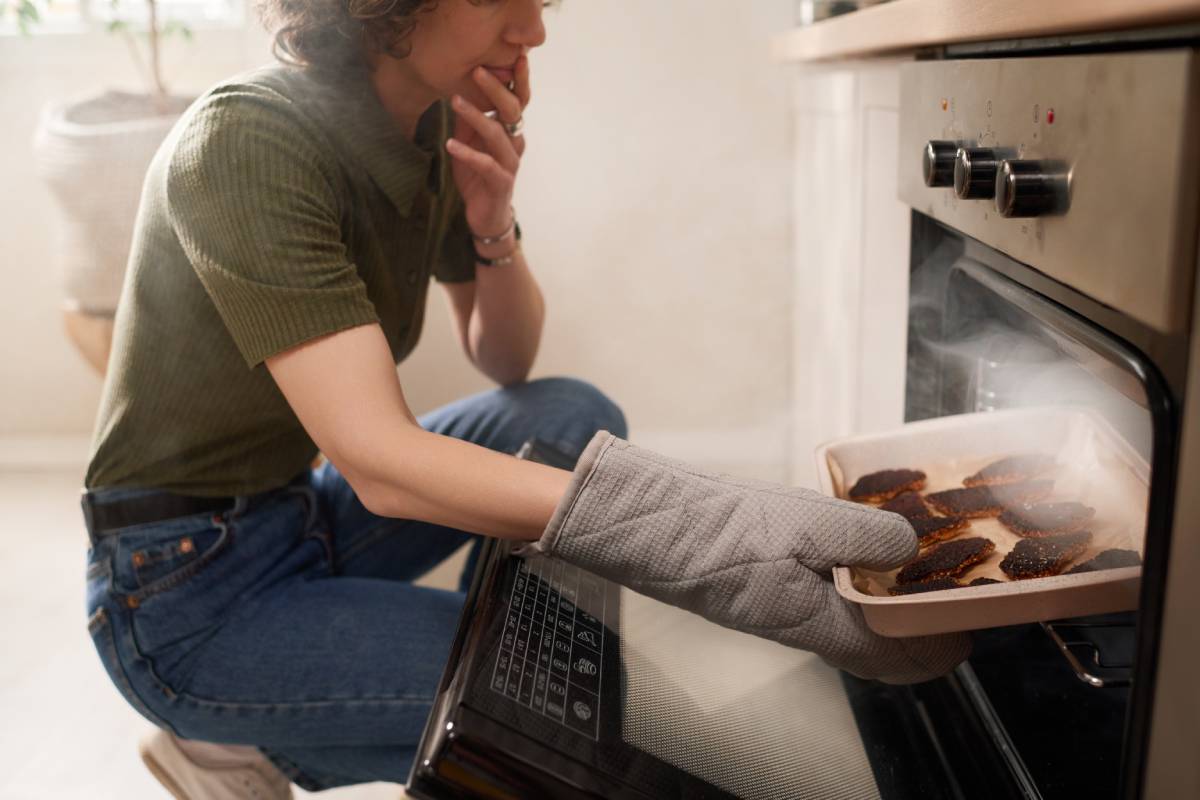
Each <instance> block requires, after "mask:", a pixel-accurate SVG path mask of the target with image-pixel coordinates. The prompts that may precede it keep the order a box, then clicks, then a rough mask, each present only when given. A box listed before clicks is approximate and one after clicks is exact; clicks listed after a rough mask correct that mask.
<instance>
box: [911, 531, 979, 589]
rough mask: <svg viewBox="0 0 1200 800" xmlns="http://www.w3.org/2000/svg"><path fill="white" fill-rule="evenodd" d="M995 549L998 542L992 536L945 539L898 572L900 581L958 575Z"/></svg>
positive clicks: (928, 579)
mask: <svg viewBox="0 0 1200 800" xmlns="http://www.w3.org/2000/svg"><path fill="white" fill-rule="evenodd" d="M995 549H996V545H995V543H994V542H992V540H991V539H984V538H983V537H981V536H974V537H971V538H970V539H955V540H954V541H950V542H944V543H942V544H939V545H938V546H937V547H931V548H930V549H929V550H927V551H925V553H924V554H922V555H920V556H918V557H917V559H916V560H915V561H913V562H911V563H909V564H908V565H906V566H905V567H904V568H903V569H901V570H900V571H899V572H898V573H896V583H901V584H903V583H919V582H921V581H930V580H933V579H935V578H954V577H957V576H959V575H961V574H962V573H964V572H966V571H967V569H969V568H970V567H972V566H974V565H975V564H978V563H979V562H980V561H983V560H984V559H985V558H987V557H988V556H989V555H991V553H992V551H993V550H995Z"/></svg>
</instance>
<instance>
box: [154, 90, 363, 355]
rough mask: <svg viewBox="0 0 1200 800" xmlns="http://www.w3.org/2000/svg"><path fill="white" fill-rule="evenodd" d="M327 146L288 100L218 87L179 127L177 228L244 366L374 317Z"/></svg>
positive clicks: (173, 199) (174, 159) (173, 192)
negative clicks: (348, 238)
mask: <svg viewBox="0 0 1200 800" xmlns="http://www.w3.org/2000/svg"><path fill="white" fill-rule="evenodd" d="M337 176H338V173H337V170H336V167H335V161H334V157H333V155H332V153H331V150H330V147H329V146H328V145H327V144H326V143H325V141H324V140H323V138H322V135H321V134H320V133H319V132H318V131H317V130H315V129H314V128H313V127H312V126H311V125H310V124H308V123H306V121H305V120H304V119H303V117H302V115H300V114H299V113H298V112H297V111H296V110H295V109H294V108H293V107H292V105H291V103H290V101H288V100H287V99H286V98H285V97H283V96H282V95H279V94H277V93H275V92H273V91H271V90H270V89H268V88H265V87H261V86H254V85H238V86H233V87H226V88H224V89H222V90H218V91H216V92H214V93H213V94H211V95H210V96H209V97H207V98H206V99H205V100H204V101H202V104H201V105H200V106H198V107H197V108H196V109H194V111H193V113H192V114H191V116H189V118H188V120H187V121H186V122H185V123H184V126H183V128H182V129H181V130H180V131H179V138H178V140H177V141H176V142H175V145H174V149H173V152H172V153H171V156H170V163H169V165H168V169H167V178H166V180H167V206H168V209H167V210H168V215H169V219H170V221H171V225H172V228H173V229H174V231H175V234H176V236H177V237H178V239H179V243H180V245H181V246H182V248H183V250H184V252H185V253H186V255H187V257H188V260H189V261H190V262H191V264H192V267H193V268H194V269H195V271H196V274H197V276H198V277H199V279H200V282H201V283H202V284H203V285H204V288H205V290H206V291H207V293H208V295H209V297H210V298H211V299H212V302H213V303H214V305H215V306H216V308H217V312H218V313H219V314H220V316H221V319H222V320H223V321H224V323H225V326H226V328H227V329H228V330H229V333H230V335H231V336H232V337H233V340H234V342H235V344H236V345H237V348H238V350H239V351H240V353H241V355H242V358H243V359H244V360H245V362H246V364H247V365H248V366H250V367H254V366H257V365H258V364H260V363H262V362H263V361H264V360H265V359H266V358H267V357H269V356H271V355H274V354H276V353H279V352H282V351H284V350H287V349H289V348H291V347H294V346H296V345H298V344H301V343H303V342H305V341H308V340H310V339H314V338H316V337H319V336H322V335H325V334H328V333H334V332H336V331H339V330H344V329H346V328H351V327H355V326H357V325H363V324H368V323H371V322H377V321H378V319H379V317H378V314H377V312H376V309H375V306H374V304H373V303H372V302H371V300H370V298H369V297H368V294H367V289H366V286H365V285H364V283H363V281H362V279H361V277H360V276H359V274H358V271H357V270H356V269H355V266H354V264H352V263H351V262H350V260H349V257H348V253H347V250H346V246H345V244H344V243H343V240H342V235H341V225H340V218H341V214H340V211H339V209H340V205H341V204H340V203H339V195H338V191H337V186H338V183H337V180H338V177H337Z"/></svg>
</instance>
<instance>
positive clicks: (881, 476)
mask: <svg viewBox="0 0 1200 800" xmlns="http://www.w3.org/2000/svg"><path fill="white" fill-rule="evenodd" d="M924 486H925V473H924V472H921V470H919V469H884V470H880V471H879V472H872V473H871V474H870V475H863V476H862V477H861V478H859V479H858V481H857V482H855V484H854V485H853V486H851V487H850V499H851V500H856V501H858V502H860V503H877V502H879V501H880V500H891V499H892V498H893V497H895V496H896V495H898V494H900V493H901V492H908V491H916V490H918V489H921V488H923V487H924Z"/></svg>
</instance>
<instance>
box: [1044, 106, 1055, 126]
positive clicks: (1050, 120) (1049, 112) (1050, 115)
mask: <svg viewBox="0 0 1200 800" xmlns="http://www.w3.org/2000/svg"><path fill="white" fill-rule="evenodd" d="M1046 124H1047V125H1053V124H1054V109H1053V108H1047V109H1046Z"/></svg>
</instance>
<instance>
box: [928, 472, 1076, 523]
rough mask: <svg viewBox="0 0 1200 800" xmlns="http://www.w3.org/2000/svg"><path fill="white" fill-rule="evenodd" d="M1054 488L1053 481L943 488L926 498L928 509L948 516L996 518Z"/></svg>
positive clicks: (1035, 499) (1042, 496) (1042, 495)
mask: <svg viewBox="0 0 1200 800" xmlns="http://www.w3.org/2000/svg"><path fill="white" fill-rule="evenodd" d="M1053 488H1054V482H1053V481H1025V482H1024V483H1011V484H1007V485H1004V486H972V487H970V488H967V489H946V490H945V491H941V492H933V493H931V494H928V495H926V496H925V502H926V503H928V504H929V505H930V507H932V508H934V509H936V510H937V511H940V512H941V513H943V514H945V515H947V516H951V517H966V518H968V519H977V518H979V517H995V516H999V515H1000V514H1001V513H1002V512H1003V511H1004V510H1005V509H1006V508H1009V507H1010V506H1015V505H1018V504H1020V503H1031V502H1036V501H1038V500H1041V499H1043V498H1044V497H1046V496H1047V495H1048V494H1050V491H1051V489H1053Z"/></svg>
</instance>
